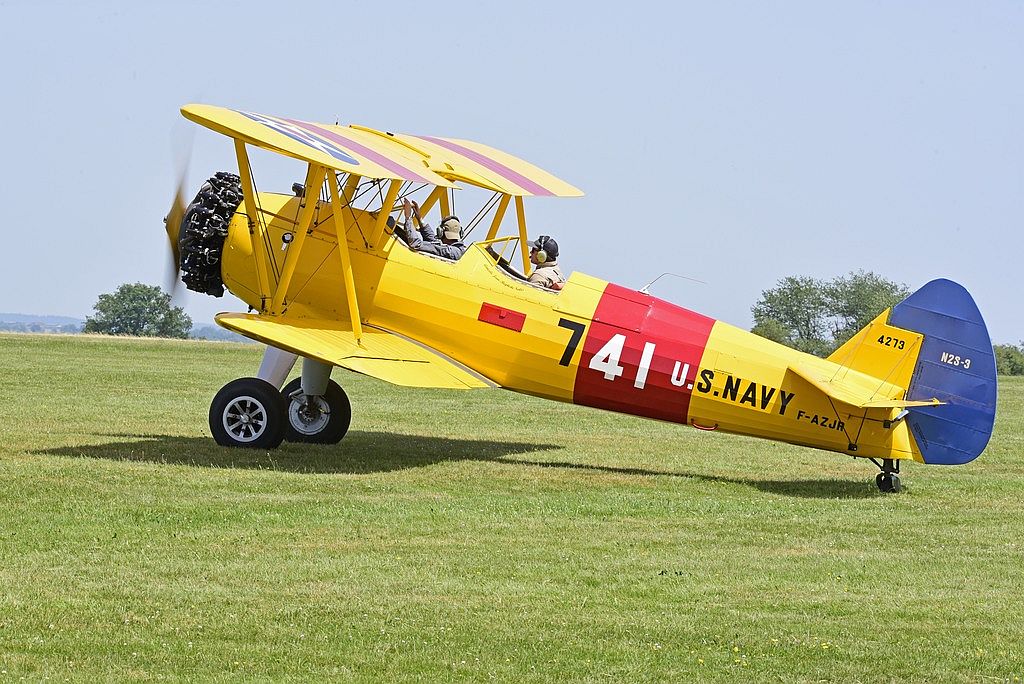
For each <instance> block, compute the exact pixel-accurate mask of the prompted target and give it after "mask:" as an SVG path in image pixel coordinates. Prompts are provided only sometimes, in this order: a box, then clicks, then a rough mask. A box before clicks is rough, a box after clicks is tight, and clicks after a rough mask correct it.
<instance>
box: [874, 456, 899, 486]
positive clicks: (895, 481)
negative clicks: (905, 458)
mask: <svg viewBox="0 0 1024 684" xmlns="http://www.w3.org/2000/svg"><path fill="white" fill-rule="evenodd" d="M871 462H872V463H874V464H875V465H876V466H878V468H879V470H881V471H882V472H880V473H878V475H875V484H876V485H878V490H879V491H881V492H885V493H886V494H896V493H897V492H899V491H900V489H902V487H901V485H900V462H899V461H898V460H894V459H891V458H885V459H882V462H881V463H879V462H878V461H877V460H876V459H871Z"/></svg>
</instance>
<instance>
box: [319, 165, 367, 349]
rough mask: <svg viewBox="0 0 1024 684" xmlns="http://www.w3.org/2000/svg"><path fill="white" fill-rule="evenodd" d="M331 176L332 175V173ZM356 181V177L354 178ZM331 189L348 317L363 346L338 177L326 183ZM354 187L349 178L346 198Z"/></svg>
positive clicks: (354, 333)
mask: <svg viewBox="0 0 1024 684" xmlns="http://www.w3.org/2000/svg"><path fill="white" fill-rule="evenodd" d="M331 176H334V174H333V173H332V174H331ZM356 180H357V181H358V178H356ZM327 185H328V186H329V187H330V189H331V206H332V207H333V208H334V229H335V232H336V233H337V234H338V255H339V256H340V257H341V276H342V278H343V279H344V281H345V296H346V297H347V298H348V317H349V318H350V319H351V320H352V334H353V335H354V336H355V338H356V344H358V345H359V346H360V347H362V346H363V324H362V321H361V320H360V316H359V301H358V300H357V299H356V281H355V277H354V276H353V275H352V259H351V257H350V255H349V253H348V238H347V237H346V235H347V233H348V231H346V230H345V220H344V218H343V217H342V214H341V211H342V207H343V206H344V205H343V204H342V201H343V200H342V198H341V197H339V196H338V179H337V177H334V178H333V179H332V182H330V183H328V184H327ZM354 188H355V184H354V183H353V182H352V178H349V182H348V184H347V185H346V186H345V190H344V193H345V195H346V199H347V198H348V196H349V195H350V191H351V190H352V189H354Z"/></svg>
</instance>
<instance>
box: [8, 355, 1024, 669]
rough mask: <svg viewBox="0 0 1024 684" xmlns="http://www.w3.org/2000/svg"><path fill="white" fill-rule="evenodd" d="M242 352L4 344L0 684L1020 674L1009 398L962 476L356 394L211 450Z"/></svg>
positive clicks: (579, 420) (560, 410)
mask: <svg viewBox="0 0 1024 684" xmlns="http://www.w3.org/2000/svg"><path fill="white" fill-rule="evenodd" d="M259 354H260V350H259V349H258V348H256V347H252V346H246V345H236V344H229V343H202V342H172V341H145V340H131V339H110V338H99V337H83V336H71V337H45V336H22V335H0V377H2V378H3V383H2V386H0V682H3V681H21V680H26V681H40V680H52V681H64V680H71V681H97V680H107V681H109V680H141V681H175V680H180V681H219V680H244V681H253V680H292V681H301V680H311V681H312V680H332V681H337V680H342V681H345V680H354V681H368V682H369V681H408V680H417V681H462V680H466V681H481V680H498V681H531V682H532V681H539V682H543V681H552V682H554V681H565V680H570V681H610V682H633V681H669V682H677V681H678V682H683V681H713V680H735V681H783V682H790V681H794V682H795V681H836V682H860V681H883V682H885V681H914V682H920V681H930V682H987V681H1006V682H1019V681H1021V679H1022V678H1024V599H1022V591H1024V495H1022V487H1024V379H1021V378H1001V384H1000V405H999V413H998V417H997V422H996V432H995V435H994V437H993V439H992V442H991V443H990V445H989V448H988V450H987V451H986V452H985V454H983V455H982V457H981V458H979V459H978V460H977V461H975V462H973V463H971V464H968V465H966V466H960V467H950V468H945V467H938V466H922V465H918V464H913V463H911V464H905V466H904V469H903V471H904V472H903V481H904V485H905V490H904V492H903V493H902V494H899V495H882V494H879V493H878V492H877V490H876V489H875V486H874V482H873V480H874V474H875V468H874V466H873V465H871V464H870V463H864V462H860V461H854V460H852V459H849V458H846V457H843V456H840V455H837V454H829V453H825V452H818V451H813V450H808V449H803V448H798V447H792V446H788V445H781V444H775V443H770V442H761V441H757V440H752V439H747V438H741V437H734V436H729V435H722V434H707V433H703V432H699V431H697V430H693V429H688V428H686V427H683V426H678V425H669V424H663V423H657V422H652V421H642V420H639V419H631V418H627V417H622V416H617V415H614V414H610V413H604V412H599V411H595V410H591V409H585V408H577V407H574V406H568V405H562V404H555V403H550V402H544V401H540V400H536V399H533V398H529V397H523V396H519V395H515V394H512V393H508V392H502V391H498V390H489V391H484V390H481V391H474V392H470V393H458V392H443V391H432V390H409V389H400V388H396V387H392V386H390V385H386V384H384V383H381V382H378V381H375V380H372V379H368V378H365V377H362V376H357V375H353V374H350V373H346V372H343V371H339V372H338V373H337V374H336V378H337V379H338V380H339V381H340V382H341V383H342V384H343V385H344V386H345V387H346V389H347V391H348V393H349V395H350V397H351V399H352V403H353V407H354V417H353V423H352V431H351V432H350V434H349V436H348V437H346V439H345V440H344V441H343V442H342V443H341V444H339V445H336V446H332V447H315V446H297V445H288V444H286V445H284V446H283V447H282V448H281V449H279V450H276V451H274V452H270V453H268V452H252V451H242V450H228V449H221V448H219V447H217V446H216V445H215V444H214V442H213V440H212V439H211V438H210V437H209V436H208V434H209V433H208V429H207V426H206V423H207V411H208V408H209V401H210V399H211V398H212V396H213V394H214V393H215V392H216V391H217V389H219V388H220V386H221V385H222V384H224V383H225V382H227V381H228V380H231V379H233V378H235V377H239V376H244V375H252V374H253V373H254V372H255V369H256V367H257V364H258V362H259Z"/></svg>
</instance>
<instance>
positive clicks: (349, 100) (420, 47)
mask: <svg viewBox="0 0 1024 684" xmlns="http://www.w3.org/2000/svg"><path fill="white" fill-rule="evenodd" d="M239 7H240V6H238V5H235V4H234V3H224V4H215V5H208V4H202V3H198V2H192V1H187V2H181V3H175V4H174V5H169V4H168V5H164V4H155V5H152V6H148V5H147V6H135V5H133V4H129V3H126V2H112V1H102V0H101V1H98V2H95V3H88V4H87V5H77V4H66V5H62V6H61V7H60V11H56V12H55V11H53V10H52V7H50V6H49V5H46V4H44V3H39V4H33V3H27V2H21V1H20V0H16V1H14V2H8V3H4V4H2V5H0V20H2V21H0V27H2V28H0V31H2V32H3V38H4V40H2V41H0V56H2V57H3V58H4V59H5V61H6V62H7V63H8V64H17V65H23V66H22V67H20V68H17V69H12V70H10V71H11V73H10V74H9V84H8V92H10V93H12V94H13V95H12V100H11V102H12V103H16V105H15V104H12V105H11V106H9V107H8V108H7V110H6V111H7V114H6V116H7V117H8V122H9V130H11V131H15V132H16V134H12V135H9V137H8V144H7V153H6V159H7V161H8V163H7V164H5V165H4V166H3V168H2V169H0V174H3V175H2V182H0V201H2V202H3V205H4V206H5V207H6V208H7V212H8V213H7V216H6V219H7V220H6V221H5V224H4V228H3V229H2V231H3V237H4V238H5V242H6V244H7V245H9V248H10V249H16V250H17V252H16V253H17V254H18V255H19V258H16V259H12V260H10V263H9V264H8V265H7V267H6V268H5V269H3V270H2V271H0V289H2V290H3V291H4V292H5V296H6V298H5V304H4V308H10V309H13V310H17V311H47V312H51V313H49V314H47V315H54V316H68V317H75V316H82V317H83V318H84V317H86V316H88V315H90V312H91V310H92V305H93V304H94V303H95V301H96V299H97V297H98V296H99V295H100V294H101V293H105V292H112V291H113V290H115V289H116V287H117V286H118V285H119V284H121V283H125V282H143V283H149V284H161V285H163V284H164V283H165V280H164V276H165V268H166V258H167V257H166V253H167V246H166V237H165V233H164V230H163V225H162V222H161V219H162V218H163V216H164V215H165V214H166V212H167V209H168V207H169V206H170V202H171V198H172V196H173V189H174V187H175V183H176V181H175V178H176V174H177V173H178V172H177V171H176V166H175V164H176V163H177V164H179V168H180V164H181V163H182V161H183V160H182V159H181V157H182V155H183V149H184V147H185V146H187V145H188V141H189V140H191V141H192V143H191V145H192V155H191V165H190V166H189V167H188V172H187V174H186V195H187V196H188V197H191V196H192V195H193V194H194V193H195V191H196V190H197V189H198V187H199V185H200V184H201V182H202V180H203V179H204V178H206V177H207V176H209V175H211V174H212V173H213V172H214V171H217V170H234V168H235V159H234V152H233V147H232V145H231V144H230V141H229V140H228V139H227V138H225V137H223V136H220V135H217V134H214V133H212V132H211V131H208V130H206V129H202V128H200V127H198V126H195V125H193V124H191V123H189V122H187V121H185V120H184V119H183V118H182V117H181V116H180V114H179V112H178V109H179V107H181V106H182V105H184V104H186V103H188V102H209V103H211V104H219V105H225V106H231V107H235V108H242V109H246V110H251V111H256V112H263V113H268V114H276V115H282V116H292V117H296V118H301V119H306V120H311V121H335V120H339V121H341V122H344V123H348V122H351V123H361V124H365V125H369V126H372V127H374V128H379V129H388V130H398V131H410V132H416V133H421V134H431V135H441V136H453V137H461V138H467V139H471V140H478V141H480V142H483V143H486V144H488V145H492V146H494V147H497V148H499V149H506V150H508V151H509V152H510V153H512V154H515V155H517V156H520V157H522V158H524V159H527V160H529V161H531V162H533V163H535V164H537V165H538V166H540V167H541V168H544V169H546V170H549V171H550V172H551V173H553V174H554V175H556V176H558V177H560V178H564V179H565V180H566V181H567V182H569V183H572V184H573V185H575V186H577V187H579V188H581V189H582V190H583V191H584V192H585V193H586V195H585V196H584V197H582V198H578V199H571V200H558V201H548V200H546V199H545V198H528V200H527V203H526V204H527V207H526V209H527V218H528V226H529V231H530V233H531V234H539V233H544V234H547V235H552V236H554V237H555V238H556V239H557V240H558V242H559V245H560V247H561V252H562V254H561V257H560V261H561V262H563V264H564V267H565V269H566V271H567V272H568V271H583V272H585V273H588V274H591V275H594V276H596V277H599V278H602V279H606V280H609V281H611V282H615V283H619V284H622V285H623V286H625V287H630V288H632V289H636V288H639V287H641V286H642V285H644V284H645V283H648V282H650V281H652V280H654V279H655V277H656V276H658V274H660V273H664V272H671V273H677V274H683V275H685V276H688V277H691V278H695V279H698V280H701V281H705V282H706V283H708V284H707V285H698V284H695V283H692V282H687V281H681V280H679V279H675V278H672V279H669V278H663V279H662V280H660V281H659V282H658V284H657V285H656V286H655V287H654V288H652V290H653V292H652V294H655V295H656V296H658V297H660V298H663V299H666V300H668V301H671V302H673V303H677V304H679V305H680V306H683V307H685V308H687V309H691V310H694V311H697V312H700V313H702V314H705V315H708V316H711V317H713V318H716V319H719V320H722V321H724V322H726V323H729V324H732V325H736V326H738V327H742V328H744V329H749V328H750V327H751V326H752V323H753V321H752V315H751V312H750V308H751V306H753V304H754V303H755V302H756V301H757V299H758V298H759V296H760V294H761V292H763V291H764V290H767V289H769V288H772V287H774V286H775V284H776V283H777V282H778V281H779V280H780V279H782V278H784V277H786V276H809V277H814V278H819V279H829V278H833V277H836V276H840V275H844V274H847V273H850V272H852V271H857V270H860V269H863V270H867V271H872V272H874V273H877V274H878V275H880V276H882V277H884V278H886V279H888V280H891V281H894V282H897V283H904V284H906V285H907V286H908V287H909V289H911V290H912V291H913V290H917V289H918V288H920V287H921V286H923V285H924V284H925V283H926V282H928V281H930V280H933V279H935V278H949V279H951V280H954V281H956V282H958V283H960V284H961V285H963V286H964V287H966V288H967V290H968V291H969V292H970V293H971V294H972V296H973V297H974V299H975V301H976V302H977V305H978V307H979V308H980V310H981V312H982V314H983V316H984V318H985V321H986V323H987V325H988V328H989V332H990V335H991V337H992V339H993V341H995V342H996V343H1005V344H1016V343H1018V342H1019V341H1020V340H1022V339H1024V316H1022V315H1021V306H1020V303H1019V301H1018V299H1019V296H1018V293H1017V290H1019V288H1015V287H1014V286H1013V285H1012V281H1013V276H1014V275H1015V274H1016V272H1017V271H1018V270H1019V264H1018V261H1019V259H1020V254H1022V253H1024V231H1022V230H1021V226H1022V225H1024V192H1022V189H1024V130H1022V127H1021V126H1020V125H1019V122H1020V121H1021V120H1024V89H1021V88H1020V87H1019V78H1020V73H1021V72H1022V71H1024V42H1022V41H1020V39H1019V37H1020V35H1022V34H1024V5H1022V4H1020V3H1014V2H1009V1H1008V0H1004V1H1001V2H992V3H985V4H982V5H964V4H961V3H954V2H936V3H924V2H912V3H906V4H900V5H820V4H818V3H813V2H810V1H809V0H805V1H802V2H801V1H798V2H795V3H788V4H786V5H784V6H762V5H747V4H741V3H720V4H715V5H707V4H703V3H677V4H671V5H667V4H661V3H648V4H641V5H634V6H631V9H630V11H629V12H620V11H618V10H613V9H612V8H610V7H604V6H600V5H597V6H588V7H587V11H585V12H581V11H579V8H580V6H577V5H575V4H574V3H568V4H565V5H556V6H548V5H545V4H541V3H530V2H524V3H522V4H521V5H519V6H517V8H516V12H515V13H503V14H499V13H497V12H496V11H495V10H494V9H492V8H490V7H487V6H479V5H474V4H472V3H468V2H462V1H461V0H456V1H453V2H451V3H448V4H446V5H444V6H442V7H437V6H427V5H422V4H418V3H398V4H397V5H395V6H393V7H391V8H390V9H389V11H388V12H387V13H382V12H381V11H380V10H379V9H378V8H375V7H370V6H365V5H358V4H357V5H352V6H346V7H344V8H338V7H337V6H336V5H332V4H330V3H325V2H313V3H311V4H310V5H308V6H304V7H305V8H306V9H308V11H305V12H304V13H303V14H301V15H300V14H299V13H297V12H280V11H274V12H273V14H268V12H270V11H271V9H272V8H273V9H274V10H276V6H272V5H270V4H269V3H266V2H253V3H249V4H247V5H245V11H238V10H239ZM197 16H201V17H202V21H199V20H197V19H196V17H197ZM267 16H273V18H274V36H275V40H274V41H272V42H269V43H261V44H260V46H259V49H256V47H255V46H254V45H253V44H251V43H249V42H246V41H239V42H237V43H231V44H230V45H229V44H228V43H227V42H225V40H224V36H225V35H236V36H258V35H262V33H264V32H266V30H267V24H266V17H267ZM310 16H315V17H319V18H320V19H321V20H318V21H312V22H311V21H310V20H309V18H308V17H310ZM329 17H336V18H337V19H338V21H326V20H325V19H326V18H329ZM40 35H46V36H47V37H48V40H47V41H46V44H44V43H43V42H40V41H39V40H38V36H40ZM182 35H188V36H189V44H190V45H191V46H193V47H189V48H185V47H183V46H182V41H181V40H180V36H182ZM438 36H446V38H445V41H444V44H445V46H446V49H447V50H449V51H450V54H451V56H452V59H448V60H442V61H438V57H437V53H436V50H434V49H433V48H432V47H430V46H432V45H435V44H436V39H437V37H438ZM51 45H53V46H56V47H50V46H51ZM424 45H426V46H427V47H424ZM382 46H383V47H384V49H382ZM314 64H315V65H319V66H317V67H316V68H313V67H311V66H309V65H314ZM255 163H256V162H255V160H254V164H255ZM267 169H269V170H267ZM267 169H264V167H262V166H259V165H257V166H256V175H257V179H258V181H259V182H260V186H261V188H266V189H270V190H277V191H284V192H287V190H288V188H290V185H291V182H292V181H293V180H296V179H295V178H294V176H295V175H296V174H295V171H294V169H291V170H284V169H283V167H282V170H278V169H277V167H275V166H274V165H273V164H268V165H267ZM44 184H45V185H44ZM34 186H43V187H40V188H38V189H37V188H36V187H34ZM175 304H177V305H180V306H183V307H184V308H185V310H186V312H187V313H188V314H189V315H190V316H191V317H192V318H193V320H194V321H196V322H197V323H199V322H209V323H211V324H212V323H213V320H212V319H213V315H214V313H216V312H218V311H224V310H232V309H236V310H242V311H244V310H245V305H244V304H241V303H240V302H238V300H235V299H234V298H232V297H225V298H224V299H213V298H209V297H206V296H202V295H198V294H195V293H190V292H188V293H187V292H184V290H183V288H179V294H177V295H176V298H175Z"/></svg>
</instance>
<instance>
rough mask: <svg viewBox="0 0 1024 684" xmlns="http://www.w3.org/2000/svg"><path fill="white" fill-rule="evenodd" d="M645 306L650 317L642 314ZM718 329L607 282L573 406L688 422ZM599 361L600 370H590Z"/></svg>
mask: <svg viewBox="0 0 1024 684" xmlns="http://www.w3.org/2000/svg"><path fill="white" fill-rule="evenodd" d="M645 304H646V315H643V316H641V315H638V314H640V313H641V311H642V309H643V307H644V305H645ZM714 324H715V319H713V318H708V317H707V316H703V315H701V314H699V313H695V312H693V311H689V310H687V309H684V308H682V307H680V306H676V305H675V304H670V303H668V302H666V301H664V300H662V299H658V298H656V297H651V296H649V295H644V294H641V293H639V292H636V291H635V290H629V289H626V288H624V287H621V286H619V285H615V284H612V283H609V284H608V286H607V287H606V288H605V291H604V294H603V295H602V296H601V299H600V301H598V304H597V309H596V311H594V320H593V322H592V323H591V324H590V329H589V330H588V331H587V338H586V340H585V341H584V343H583V354H582V355H581V356H580V365H579V368H578V369H577V371H576V383H575V387H574V392H573V402H574V403H577V404H583V405H585V406H595V407H597V408H603V409H609V410H612V411H619V412H622V413H631V414H634V415H638V416H646V417H648V418H657V419H658V420H668V421H672V422H677V423H685V422H687V412H688V411H689V408H690V396H691V394H692V393H693V383H694V382H695V379H696V376H697V367H698V366H699V365H700V360H701V357H702V356H703V354H704V348H705V347H706V346H707V343H708V337H709V336H710V334H711V328H712V326H714ZM616 336H621V338H617V337H616ZM595 356H598V359H597V361H596V362H595V365H596V366H597V369H595V368H593V367H591V362H593V361H594V357H595ZM609 375H611V376H614V377H613V378H612V379H608V376H609Z"/></svg>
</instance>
